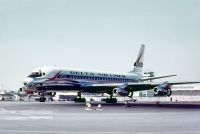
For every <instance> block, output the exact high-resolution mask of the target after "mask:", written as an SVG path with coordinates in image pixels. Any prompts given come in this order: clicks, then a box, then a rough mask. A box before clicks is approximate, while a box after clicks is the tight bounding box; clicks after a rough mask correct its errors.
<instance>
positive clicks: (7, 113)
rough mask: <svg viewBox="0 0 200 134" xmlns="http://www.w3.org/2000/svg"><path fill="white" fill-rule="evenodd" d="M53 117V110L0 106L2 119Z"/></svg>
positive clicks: (0, 118) (0, 117)
mask: <svg viewBox="0 0 200 134" xmlns="http://www.w3.org/2000/svg"><path fill="white" fill-rule="evenodd" d="M39 119H48V120H49V119H53V112H52V111H44V110H20V111H16V110H6V109H4V108H1V107H0V120H39Z"/></svg>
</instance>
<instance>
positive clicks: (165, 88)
mask: <svg viewBox="0 0 200 134" xmlns="http://www.w3.org/2000/svg"><path fill="white" fill-rule="evenodd" d="M153 91H154V95H155V96H171V94H172V91H171V85H169V84H168V83H167V82H165V83H163V84H161V85H159V86H157V87H155V88H154V89H153Z"/></svg>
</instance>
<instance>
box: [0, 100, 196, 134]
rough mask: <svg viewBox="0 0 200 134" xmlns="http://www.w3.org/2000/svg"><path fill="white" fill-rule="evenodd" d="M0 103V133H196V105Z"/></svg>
mask: <svg viewBox="0 0 200 134" xmlns="http://www.w3.org/2000/svg"><path fill="white" fill-rule="evenodd" d="M98 105H99V104H98V103H92V104H91V107H86V105H85V104H81V103H73V102H45V103H40V102H3V101H1V102H0V134H46V133H48V134H133V133H134V134H160V133H162V134H200V127H199V123H200V114H199V113H200V103H161V104H155V103H147V102H143V103H131V104H128V105H125V104H123V103H118V104H104V103H102V104H101V106H102V107H100V106H99V107H98Z"/></svg>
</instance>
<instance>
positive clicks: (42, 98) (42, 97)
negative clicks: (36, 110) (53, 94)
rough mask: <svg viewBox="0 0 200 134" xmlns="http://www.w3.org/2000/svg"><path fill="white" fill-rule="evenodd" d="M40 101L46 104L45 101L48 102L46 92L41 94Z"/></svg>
mask: <svg viewBox="0 0 200 134" xmlns="http://www.w3.org/2000/svg"><path fill="white" fill-rule="evenodd" d="M39 101H40V102H45V101H46V98H45V97H44V92H41V93H40V98H39Z"/></svg>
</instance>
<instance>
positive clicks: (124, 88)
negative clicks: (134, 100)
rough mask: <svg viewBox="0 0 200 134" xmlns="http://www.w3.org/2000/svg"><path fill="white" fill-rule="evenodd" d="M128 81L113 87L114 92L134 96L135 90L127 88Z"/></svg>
mask: <svg viewBox="0 0 200 134" xmlns="http://www.w3.org/2000/svg"><path fill="white" fill-rule="evenodd" d="M127 85H128V84H127V83H125V84H123V85H121V86H119V87H116V88H114V89H113V93H114V94H117V95H119V96H128V97H132V96H133V92H132V91H128V89H127Z"/></svg>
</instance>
